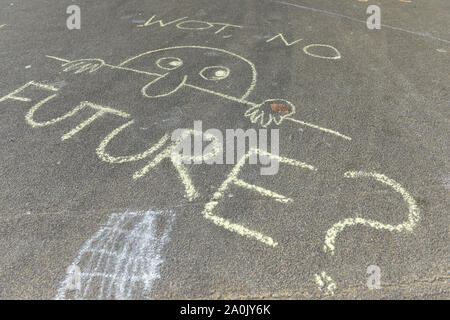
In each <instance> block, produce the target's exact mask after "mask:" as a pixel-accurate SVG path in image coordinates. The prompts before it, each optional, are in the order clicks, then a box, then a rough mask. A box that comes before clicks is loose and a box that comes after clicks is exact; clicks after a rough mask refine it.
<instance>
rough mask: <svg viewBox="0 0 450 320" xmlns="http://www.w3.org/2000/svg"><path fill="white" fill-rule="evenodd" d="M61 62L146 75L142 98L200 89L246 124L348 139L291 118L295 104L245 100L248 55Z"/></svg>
mask: <svg viewBox="0 0 450 320" xmlns="http://www.w3.org/2000/svg"><path fill="white" fill-rule="evenodd" d="M47 57H48V58H51V59H55V60H58V61H62V62H64V63H63V65H62V66H63V67H64V69H63V71H65V72H74V73H75V74H78V73H82V72H89V73H94V72H97V71H98V70H99V69H101V68H110V69H113V70H126V71H129V72H135V73H138V74H144V75H147V76H149V82H147V83H146V84H144V85H143V87H142V89H141V93H142V95H143V96H144V97H146V98H150V99H154V98H163V97H167V96H170V95H172V94H174V93H176V92H181V90H182V89H192V90H194V91H201V92H204V93H207V94H210V95H214V96H216V97H219V98H222V99H225V100H228V101H232V102H237V103H240V104H242V105H244V106H245V107H246V108H247V111H246V112H244V113H243V115H244V117H246V118H248V119H249V121H250V122H251V123H255V124H259V125H260V126H262V127H268V126H269V125H281V124H282V122H283V121H284V120H290V121H292V122H294V123H296V124H300V125H302V126H307V127H310V128H313V129H316V130H320V131H322V132H326V133H329V134H333V135H335V136H338V137H340V138H343V139H346V140H351V138H350V137H348V136H345V135H343V134H341V133H339V132H337V131H334V130H331V129H327V128H323V127H321V126H318V125H316V124H313V123H309V122H306V121H301V120H297V119H295V118H292V116H293V115H294V114H295V113H296V107H295V105H294V104H293V103H292V102H290V101H288V100H285V99H265V100H264V101H262V102H260V103H255V102H252V101H250V100H249V99H248V97H249V95H250V93H251V92H252V91H253V89H254V88H255V86H256V78H257V73H256V68H255V65H254V64H253V63H252V62H251V61H250V60H248V59H246V58H244V57H242V56H240V55H238V54H235V53H233V52H230V51H227V50H224V49H218V48H211V47H203V46H176V47H168V48H162V49H156V50H151V51H147V52H144V53H141V54H139V55H137V56H134V57H132V58H129V59H126V60H125V61H123V62H122V63H120V64H119V65H111V64H107V63H105V62H104V61H103V60H102V59H80V60H73V61H71V60H67V59H63V58H58V57H54V56H47Z"/></svg>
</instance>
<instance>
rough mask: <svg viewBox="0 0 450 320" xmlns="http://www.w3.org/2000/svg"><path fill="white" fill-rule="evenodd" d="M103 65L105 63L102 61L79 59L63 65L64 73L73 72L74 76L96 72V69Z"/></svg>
mask: <svg viewBox="0 0 450 320" xmlns="http://www.w3.org/2000/svg"><path fill="white" fill-rule="evenodd" d="M104 65H105V61H103V60H102V59H80V60H74V61H69V62H66V63H64V64H63V65H62V66H63V67H64V69H63V71H64V72H71V71H74V74H78V73H82V72H85V71H86V72H89V73H93V72H96V71H97V70H98V69H100V68H101V67H103V66H104Z"/></svg>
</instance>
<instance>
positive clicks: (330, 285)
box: [314, 271, 336, 295]
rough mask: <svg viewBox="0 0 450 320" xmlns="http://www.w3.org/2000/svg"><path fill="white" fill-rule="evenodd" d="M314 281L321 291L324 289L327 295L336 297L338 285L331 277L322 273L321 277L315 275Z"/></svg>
mask: <svg viewBox="0 0 450 320" xmlns="http://www.w3.org/2000/svg"><path fill="white" fill-rule="evenodd" d="M314 279H315V281H316V284H317V286H318V287H319V290H320V291H322V290H323V289H324V290H325V293H326V294H328V295H334V290H336V284H335V283H334V281H333V279H332V278H331V277H330V276H329V275H327V273H326V272H325V271H322V272H321V273H320V275H319V274H315V275H314ZM325 285H326V286H325Z"/></svg>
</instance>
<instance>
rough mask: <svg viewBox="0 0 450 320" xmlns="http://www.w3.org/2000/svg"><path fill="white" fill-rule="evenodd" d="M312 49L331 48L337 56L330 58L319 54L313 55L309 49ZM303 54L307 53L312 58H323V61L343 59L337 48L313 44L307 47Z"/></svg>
mask: <svg viewBox="0 0 450 320" xmlns="http://www.w3.org/2000/svg"><path fill="white" fill-rule="evenodd" d="M312 47H323V48H330V49H332V50H334V51H335V52H336V53H337V54H336V55H335V56H331V57H329V56H322V55H319V54H316V53H311V52H309V49H310V48H312ZM303 52H304V53H306V54H307V55H310V56H312V57H315V58H321V59H331V60H337V59H340V58H341V53H340V52H339V51H338V49H336V48H335V47H333V46H330V45H328V44H319V43H312V44H309V45H307V46H305V47H304V48H303Z"/></svg>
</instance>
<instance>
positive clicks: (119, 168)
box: [0, 0, 450, 299]
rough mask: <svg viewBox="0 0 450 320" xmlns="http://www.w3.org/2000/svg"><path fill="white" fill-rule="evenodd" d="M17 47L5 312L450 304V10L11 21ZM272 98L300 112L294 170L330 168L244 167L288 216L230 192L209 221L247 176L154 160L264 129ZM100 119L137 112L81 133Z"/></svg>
mask: <svg viewBox="0 0 450 320" xmlns="http://www.w3.org/2000/svg"><path fill="white" fill-rule="evenodd" d="M72 4H76V5H78V6H79V7H80V9H81V29H80V30H69V29H68V28H67V26H66V19H67V18H68V17H69V14H67V13H66V9H67V7H68V6H69V5H72ZM370 4H376V5H378V6H379V7H380V8H381V24H382V25H381V29H380V30H369V29H368V28H367V26H366V23H365V21H366V19H367V17H368V16H369V15H368V14H366V8H367V7H368V6H369V5H370ZM153 15H156V17H154V20H153V21H155V20H158V19H162V20H163V22H164V23H163V26H161V25H160V24H159V23H156V24H152V23H151V21H150V23H148V25H147V26H145V25H144V26H143V24H144V23H145V22H146V21H148V20H149V19H150V18H151V17H152V16H153ZM178 19H180V20H178ZM174 20H177V21H174ZM192 20H196V21H192ZM168 22H173V23H168ZM206 22H209V23H206ZM165 23H168V24H167V25H166V24H165ZM220 23H222V24H220ZM224 24H231V25H233V26H229V25H227V26H226V28H224V29H221V28H223V27H224V26H225V25H224ZM0 26H1V27H0V48H1V49H0V150H1V151H0V177H1V179H0V205H1V206H0V208H1V209H0V298H2V299H53V298H73V297H75V298H77V297H78V298H85V299H97V298H106V299H111V298H133V299H139V298H146V299H147V298H151V299H217V298H225V299H228V298H237V299H241V298H242V299H250V298H274V299H328V298H331V299H334V298H337V299H342V298H351V299H364V298H368V299H380V298H382V299H386V298H402V299H411V298H425V299H436V298H441V299H442V298H443V299H448V297H449V274H448V272H449V238H448V236H449V209H448V208H449V189H450V165H449V152H450V151H449V140H450V132H449V122H450V121H449V119H450V95H449V92H450V81H449V80H450V79H449V74H450V72H449V71H450V68H449V66H450V59H449V57H450V56H449V54H450V2H449V1H448V0H432V1H419V0H411V1H410V2H406V1H403V2H402V1H399V0H380V1H372V0H369V1H367V2H363V1H357V0H338V1H331V0H302V1H298V0H287V1H286V2H278V1H269V0H245V1H237V0H236V1H234V0H233V1H225V0H186V1H178V0H146V1H139V0H126V1H125V0H108V1H106V0H105V1H88V0H79V1H66V0H64V1H56V0H55V1H44V0H33V1H31V0H28V1H25V0H23V1H18V0H8V1H5V0H1V1H0ZM279 34H281V35H282V36H283V37H284V40H283V39H282V38H281V36H279V37H277V38H274V37H275V36H277V35H279ZM298 39H301V40H300V41H296V40H298ZM294 41H296V42H294ZM310 45H312V46H310ZM174 47H177V48H174ZM162 48H172V49H167V50H162V51H156V52H152V53H149V54H146V55H143V56H140V57H138V58H137V59H134V60H131V61H129V62H126V60H127V59H129V58H132V57H136V56H138V55H140V54H142V53H146V52H149V51H152V50H157V49H162ZM49 56H52V57H53V58H51V57H49ZM55 57H56V58H58V59H59V60H58V59H56V58H55ZM168 57H172V59H162V58H168ZM325 57H328V58H331V57H334V58H335V59H326V58H325ZM87 58H89V59H94V58H95V59H102V60H103V61H104V62H105V63H106V65H101V62H102V60H95V61H94V60H91V62H92V63H97V64H96V66H98V67H99V68H98V69H97V70H95V69H96V68H94V69H92V68H91V69H89V70H84V72H81V71H82V69H81V68H82V66H81V65H80V64H79V65H77V66H73V64H72V67H74V68H72V69H70V70H68V66H69V65H65V66H63V65H64V64H65V63H68V62H70V61H74V60H78V59H87ZM64 59H66V60H64ZM180 59H181V60H180ZM180 61H182V63H183V64H182V65H181V64H180ZM124 62H126V63H124ZM85 63H86V61H85ZM252 65H253V66H254V68H255V70H254V72H252ZM92 66H93V65H91V67H92ZM211 66H223V67H225V68H223V67H221V69H214V68H209V69H204V68H206V67H211ZM164 68H166V69H164ZM172 68H173V69H174V70H171V71H168V70H167V69H172ZM227 68H228V69H227ZM218 70H219V72H218V73H217V72H216V71H218ZM90 71H92V72H90ZM228 71H229V75H228V77H227V78H224V79H222V80H217V77H221V76H223V75H224V74H225V75H226V73H227V72H228ZM155 73H158V74H160V75H162V74H163V73H164V74H165V73H167V76H165V77H164V78H161V79H159V78H158V76H155ZM184 76H187V78H185V79H187V80H186V83H189V84H190V85H192V86H196V87H197V88H194V87H192V86H188V85H184V86H182V87H180V88H178V90H176V91H174V92H172V93H171V94H168V93H170V92H171V91H172V90H175V89H176V88H177V87H178V85H179V84H180V83H181V82H182V81H183V79H184V78H183V77H184ZM202 76H203V77H202ZM252 77H256V82H255V81H253V80H252ZM155 79H157V80H155ZM208 79H209V80H208ZM30 81H33V83H31V84H29V86H28V87H25V88H23V89H22V90H19V91H17V92H16V93H15V94H13V95H9V94H10V93H12V92H13V91H15V90H17V89H19V88H21V87H22V86H24V85H26V84H27V83H30ZM152 81H154V82H152ZM252 81H253V82H252ZM149 83H150V85H148V86H147V87H146V88H144V90H143V91H144V94H145V95H147V97H146V96H145V95H144V94H143V92H142V88H143V87H145V86H146V84H149ZM253 85H254V87H253ZM198 88H201V89H203V90H201V89H198ZM250 89H252V90H250ZM8 95H9V96H8ZM152 96H159V97H152ZM243 97H244V98H243ZM268 99H278V102H280V101H281V102H280V103H284V104H285V105H289V104H288V103H287V102H285V101H284V100H288V101H290V102H291V103H292V104H293V105H295V114H292V115H290V116H289V117H290V118H292V119H295V120H297V122H295V121H293V120H289V119H287V117H286V118H284V120H283V121H282V122H281V123H280V124H279V125H276V124H275V123H272V124H271V125H269V127H268V128H269V129H275V128H279V130H280V139H279V145H280V156H282V157H286V158H289V159H294V160H297V161H301V162H304V163H307V164H309V165H311V166H314V167H315V168H316V171H312V170H309V169H308V168H301V167H298V166H296V165H293V164H292V163H293V162H292V161H291V163H280V168H279V172H278V174H276V175H272V176H271V175H266V176H262V175H260V170H259V169H260V167H261V165H244V167H243V168H242V170H241V172H240V173H239V178H240V179H241V180H243V181H245V182H246V183H248V184H250V185H254V186H258V187H260V188H265V189H268V190H272V191H273V192H276V193H277V194H280V195H283V196H284V197H285V198H278V200H280V201H275V200H276V199H275V198H273V197H271V196H269V195H268V194H266V195H264V194H263V192H262V191H261V190H262V189H257V188H253V189H251V187H249V188H245V187H244V186H246V185H244V184H241V185H237V184H233V183H232V184H230V185H229V186H228V188H226V189H225V190H224V191H223V192H222V197H221V198H220V199H218V200H217V201H216V202H214V203H213V204H215V207H214V208H213V209H211V210H210V211H208V210H209V209H208V208H209V206H207V204H208V203H209V204H210V206H211V199H212V197H213V195H214V193H215V192H217V191H218V190H219V187H220V186H221V185H222V183H223V182H224V181H225V179H227V177H228V176H229V175H230V172H231V170H232V169H233V165H219V164H216V165H207V164H192V165H185V166H184V169H180V170H181V171H180V172H181V173H180V172H179V171H177V170H176V169H175V166H174V165H173V164H172V163H171V162H170V160H169V159H163V160H162V161H160V162H159V163H157V162H154V161H155V160H154V159H155V158H157V157H158V155H160V154H161V152H162V151H163V150H164V149H165V148H166V147H167V146H168V145H169V141H167V142H165V143H164V144H163V146H162V147H161V148H160V149H158V150H156V151H155V152H154V153H152V154H150V152H147V153H146V154H142V153H143V152H144V151H146V150H147V149H149V148H150V147H151V146H154V145H155V144H156V143H157V142H158V141H159V140H160V139H161V138H162V137H163V135H164V134H169V135H170V133H171V132H172V131H173V130H175V129H176V128H193V126H194V121H196V120H201V121H202V124H203V130H206V129H209V128H217V129H219V130H225V129H237V128H242V129H244V130H246V129H250V128H255V129H261V128H262V126H261V125H260V124H258V123H252V122H251V121H250V118H249V117H246V116H245V113H246V110H247V109H249V108H250V107H251V106H252V105H251V103H254V104H258V103H262V102H263V101H265V100H268ZM280 99H284V100H283V101H284V102H283V101H282V100H280ZM84 101H87V102H89V103H90V104H84V105H83V104H82V105H81V106H84V108H82V109H81V110H79V111H78V112H72V113H68V112H70V111H71V110H73V109H74V108H75V107H77V106H79V105H80V103H81V102H84ZM39 102H42V103H40V104H39ZM33 106H34V108H33ZM92 106H94V107H95V106H108V107H110V108H112V109H114V110H120V111H121V112H123V113H122V114H118V113H117V112H116V114H111V113H108V112H107V113H106V114H103V115H101V116H100V117H99V118H98V119H94V118H92V119H91V120H93V121H92V123H90V124H89V125H87V126H85V127H79V124H80V123H83V122H84V121H85V120H86V119H88V118H90V117H91V116H93V115H95V114H96V112H98V109H94V108H93V107H92ZM289 106H290V105H289ZM289 108H290V109H289V112H291V113H292V111H293V110H292V109H293V107H292V106H290V107H289ZM77 110H78V109H77ZM258 110H265V116H266V117H267V116H268V115H269V114H271V115H272V116H274V117H277V116H278V118H279V117H280V116H282V115H285V114H282V113H278V115H277V112H275V111H274V112H272V111H271V110H270V108H269V104H268V103H265V104H263V105H262V106H261V107H260V108H259V109H258ZM33 111H35V112H34V113H33ZM63 115H66V117H64V118H58V117H61V116H63ZM97 115H98V114H97ZM278 118H277V119H278ZM51 119H56V120H54V121H53V122H52V121H50V120H51ZM129 121H134V122H132V123H130V124H129V125H128V126H127V127H126V128H123V127H122V126H123V125H124V124H126V123H128V122H129ZM298 121H301V122H300V123H299V122H298ZM308 124H312V125H316V126H318V127H320V128H327V129H330V130H333V132H330V131H323V130H320V129H319V128H317V127H311V126H308ZM77 126H78V127H77ZM117 128H123V130H122V131H120V132H119V133H118V134H117V135H116V136H115V137H114V138H113V139H111V141H110V142H109V143H108V144H107V145H106V148H105V150H104V152H103V153H102V151H101V150H100V151H99V146H100V147H101V142H102V141H104V139H105V138H106V137H107V136H108V135H110V134H111V132H114V131H113V130H115V129H117ZM73 129H76V131H78V132H75V134H73V135H71V134H69V135H65V134H67V133H68V132H72V133H74V132H73ZM334 132H338V133H340V134H342V135H344V136H345V137H347V139H346V138H344V137H343V136H339V135H337V134H335V133H334ZM116 133H117V132H116ZM62 137H65V138H67V139H62ZM349 138H351V140H350V139H349ZM163 142H164V141H163ZM100 149H101V148H100ZM106 153H107V154H109V155H110V157H109V158H108V157H107V156H106ZM139 153H141V156H140V157H135V158H125V156H130V155H136V154H139ZM119 156H122V158H117V157H119ZM112 157H116V158H112ZM159 157H161V156H159ZM152 161H153V164H154V166H152V165H151V166H150V167H149V166H148V164H149V163H150V164H151V163H152ZM144 167H148V168H149V171H148V172H146V173H145V174H142V175H141V177H140V178H138V179H134V178H133V175H135V173H136V172H141V171H139V170H141V169H142V168H144ZM359 171H363V172H366V173H367V174H366V175H367V176H363V177H359V178H352V177H351V174H349V173H348V172H359ZM141 173H142V172H141ZM377 174H379V175H377ZM186 177H188V178H189V179H190V180H191V184H189V186H190V187H191V188H195V191H196V193H194V192H193V189H188V188H185V185H184V184H183V181H184V182H186V179H187V178H186ZM183 178H184V179H185V180H183ZM377 179H378V180H377ZM219 191H220V190H219ZM189 192H190V193H189ZM272 195H273V194H272ZM283 199H284V200H286V201H284V202H283ZM205 206H206V209H205ZM205 212H206V215H205ZM208 213H209V214H210V215H208ZM212 214H213V215H214V217H216V218H211V217H212V216H211V215H212ZM224 219H226V221H227V223H228V224H227V223H224ZM239 232H241V234H239ZM258 235H261V237H262V236H264V237H266V238H261V237H260V238H259V239H258ZM268 238H270V239H272V240H273V242H276V244H277V245H270V244H274V243H270V241H266V243H264V241H260V240H261V239H262V240H264V239H266V240H267V239H268ZM333 239H334V240H335V241H334V242H333V241H332V240H333ZM324 249H327V250H324ZM332 249H334V250H332ZM370 265H375V266H377V267H379V271H380V285H381V288H380V289H373V290H369V288H368V287H367V282H368V280H370V279H372V280H373V279H374V278H373V277H374V276H376V274H372V275H370V274H367V268H368V266H370ZM69 266H73V268H75V269H73V270H72V271H70V272H67V269H68V267H69ZM77 268H78V269H77ZM78 271H80V272H81V274H80V275H79V276H80V283H79V285H80V287H78V289H77V285H78V282H77V281H76V280H77V277H76V275H77V274H78V273H77V272H78ZM369 277H372V278H370V279H369ZM369 283H372V284H373V283H375V282H370V281H369Z"/></svg>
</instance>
